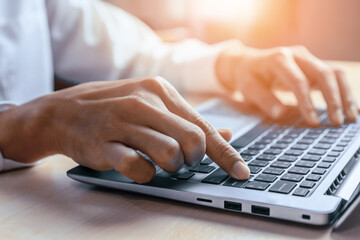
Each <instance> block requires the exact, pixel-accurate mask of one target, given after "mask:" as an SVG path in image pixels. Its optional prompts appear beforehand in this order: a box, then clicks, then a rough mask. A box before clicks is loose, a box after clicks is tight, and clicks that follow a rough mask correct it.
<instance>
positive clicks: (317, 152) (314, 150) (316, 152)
mask: <svg viewBox="0 0 360 240" xmlns="http://www.w3.org/2000/svg"><path fill="white" fill-rule="evenodd" d="M325 153H326V151H325V150H321V149H310V150H309V151H308V154H312V155H319V156H322V155H324V154H325Z"/></svg>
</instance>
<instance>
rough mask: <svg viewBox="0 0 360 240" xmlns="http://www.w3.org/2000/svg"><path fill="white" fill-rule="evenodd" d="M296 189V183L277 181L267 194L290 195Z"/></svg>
mask: <svg viewBox="0 0 360 240" xmlns="http://www.w3.org/2000/svg"><path fill="white" fill-rule="evenodd" d="M295 187H296V183H293V182H287V181H277V182H276V183H275V184H274V185H273V186H272V187H271V188H270V189H269V192H276V193H284V194H288V193H290V192H291V191H292V190H293V189H294V188H295Z"/></svg>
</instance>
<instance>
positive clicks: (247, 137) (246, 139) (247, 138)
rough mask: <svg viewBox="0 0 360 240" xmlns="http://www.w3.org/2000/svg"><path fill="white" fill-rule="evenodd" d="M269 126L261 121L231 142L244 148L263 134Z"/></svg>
mask: <svg viewBox="0 0 360 240" xmlns="http://www.w3.org/2000/svg"><path fill="white" fill-rule="evenodd" d="M268 128H269V126H266V125H263V124H261V123H259V124H258V125H256V126H255V127H253V128H252V129H251V130H250V131H248V132H247V133H245V134H244V135H242V136H241V137H239V138H238V139H236V140H235V141H234V142H232V143H231V145H232V146H234V147H239V148H243V147H245V146H247V145H248V144H249V143H251V142H252V141H253V140H254V139H255V138H257V137H258V136H259V135H261V134H262V133H263V132H265V131H266V130H267V129H268Z"/></svg>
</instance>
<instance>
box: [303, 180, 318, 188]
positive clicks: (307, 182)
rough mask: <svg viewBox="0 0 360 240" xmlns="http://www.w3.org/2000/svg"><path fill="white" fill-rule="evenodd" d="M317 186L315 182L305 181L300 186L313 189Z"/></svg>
mask: <svg viewBox="0 0 360 240" xmlns="http://www.w3.org/2000/svg"><path fill="white" fill-rule="evenodd" d="M315 184H316V183H315V182H312V181H307V180H304V181H303V182H302V183H301V184H300V187H302V188H313V187H314V186H315Z"/></svg>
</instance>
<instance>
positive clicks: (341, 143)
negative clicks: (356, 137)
mask: <svg viewBox="0 0 360 240" xmlns="http://www.w3.org/2000/svg"><path fill="white" fill-rule="evenodd" d="M347 145H348V143H347V142H339V143H338V144H336V146H337V147H347Z"/></svg>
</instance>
